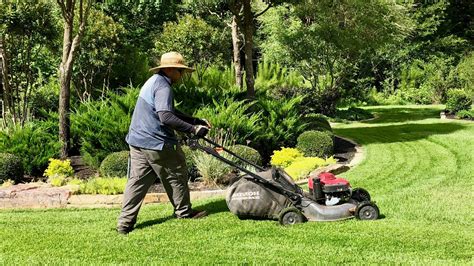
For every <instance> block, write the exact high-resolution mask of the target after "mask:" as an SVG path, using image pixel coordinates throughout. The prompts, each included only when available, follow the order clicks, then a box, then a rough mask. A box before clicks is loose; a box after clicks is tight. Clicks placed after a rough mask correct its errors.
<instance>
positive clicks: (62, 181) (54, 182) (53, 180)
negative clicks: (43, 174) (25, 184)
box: [48, 175, 67, 187]
mask: <svg viewBox="0 0 474 266" xmlns="http://www.w3.org/2000/svg"><path fill="white" fill-rule="evenodd" d="M48 182H49V183H50V184H51V186H53V187H61V186H64V185H66V183H67V178H66V177H65V176H63V175H52V176H51V177H50V178H48Z"/></svg>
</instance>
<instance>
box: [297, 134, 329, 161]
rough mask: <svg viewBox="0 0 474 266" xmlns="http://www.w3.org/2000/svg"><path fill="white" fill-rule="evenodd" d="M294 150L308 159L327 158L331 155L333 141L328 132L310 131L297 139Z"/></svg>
mask: <svg viewBox="0 0 474 266" xmlns="http://www.w3.org/2000/svg"><path fill="white" fill-rule="evenodd" d="M296 148H297V149H298V150H300V151H302V152H303V153H304V155H305V156H308V157H321V158H327V157H329V156H331V155H332V154H333V151H334V141H333V139H332V134H330V133H328V132H325V131H315V130H310V131H306V132H303V133H302V134H301V135H300V136H299V137H298V144H297V145H296Z"/></svg>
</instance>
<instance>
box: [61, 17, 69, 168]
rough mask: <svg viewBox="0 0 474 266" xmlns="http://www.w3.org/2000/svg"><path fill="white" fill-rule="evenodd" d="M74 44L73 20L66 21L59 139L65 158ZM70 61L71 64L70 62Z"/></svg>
mask: <svg viewBox="0 0 474 266" xmlns="http://www.w3.org/2000/svg"><path fill="white" fill-rule="evenodd" d="M71 46H72V20H70V21H65V22H64V36H63V56H62V60H61V65H60V67H59V73H60V75H59V83H60V92H59V109H58V112H59V141H60V142H61V151H60V156H61V158H62V159H65V158H66V157H67V156H68V153H69V147H70V145H69V139H70V119H69V109H70V102H69V101H70V94H71V70H72V60H69V56H70V51H71ZM68 62H70V64H68Z"/></svg>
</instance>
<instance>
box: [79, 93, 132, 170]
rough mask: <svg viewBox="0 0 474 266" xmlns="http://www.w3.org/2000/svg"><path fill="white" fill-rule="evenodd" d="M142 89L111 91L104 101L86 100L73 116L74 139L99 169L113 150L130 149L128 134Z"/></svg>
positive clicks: (89, 162)
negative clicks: (121, 92) (114, 92)
mask: <svg viewBox="0 0 474 266" xmlns="http://www.w3.org/2000/svg"><path fill="white" fill-rule="evenodd" d="M138 93H139V90H137V89H134V88H126V89H124V90H123V94H112V93H110V94H109V98H107V99H103V100H100V101H87V102H84V103H82V104H81V105H80V106H79V107H78V108H77V109H76V110H74V112H73V113H72V115H71V132H72V135H73V138H74V139H75V141H74V142H76V143H77V142H78V143H80V146H81V147H80V151H81V155H82V156H83V159H84V162H86V163H87V164H88V165H90V166H93V167H96V168H99V166H100V163H101V162H102V160H103V159H104V158H105V157H106V156H107V155H108V154H110V153H112V152H118V151H123V150H127V149H128V144H127V143H126V142H125V136H126V135H127V133H128V128H129V126H130V122H131V117H132V113H133V109H134V107H135V103H136V100H137V97H138Z"/></svg>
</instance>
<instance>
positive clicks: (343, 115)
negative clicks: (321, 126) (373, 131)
mask: <svg viewBox="0 0 474 266" xmlns="http://www.w3.org/2000/svg"><path fill="white" fill-rule="evenodd" d="M373 117H374V115H373V114H372V113H371V112H369V111H367V110H364V109H362V108H357V107H349V108H348V109H347V110H336V118H338V119H343V120H349V121H359V120H366V119H370V118H373Z"/></svg>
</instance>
